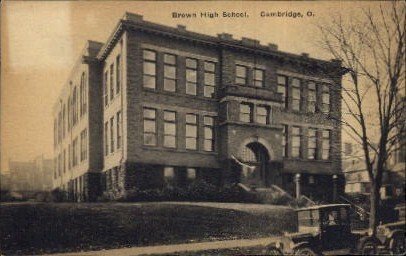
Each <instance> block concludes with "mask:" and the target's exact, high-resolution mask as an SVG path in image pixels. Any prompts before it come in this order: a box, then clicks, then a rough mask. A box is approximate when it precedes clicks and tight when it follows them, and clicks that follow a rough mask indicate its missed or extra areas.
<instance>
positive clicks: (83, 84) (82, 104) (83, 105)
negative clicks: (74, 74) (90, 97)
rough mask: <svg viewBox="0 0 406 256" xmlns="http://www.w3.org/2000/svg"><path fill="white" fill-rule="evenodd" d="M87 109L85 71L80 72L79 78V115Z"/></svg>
mask: <svg viewBox="0 0 406 256" xmlns="http://www.w3.org/2000/svg"><path fill="white" fill-rule="evenodd" d="M86 111H87V89H86V77H85V73H82V76H81V78H80V116H83V115H84V114H86Z"/></svg>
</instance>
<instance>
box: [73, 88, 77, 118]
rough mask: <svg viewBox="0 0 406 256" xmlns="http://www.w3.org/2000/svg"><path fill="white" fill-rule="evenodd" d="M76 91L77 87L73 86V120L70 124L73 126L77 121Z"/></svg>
mask: <svg viewBox="0 0 406 256" xmlns="http://www.w3.org/2000/svg"><path fill="white" fill-rule="evenodd" d="M77 98H78V93H77V88H76V86H75V88H73V100H72V111H73V121H72V126H74V125H75V124H76V123H77V121H78V99H77Z"/></svg>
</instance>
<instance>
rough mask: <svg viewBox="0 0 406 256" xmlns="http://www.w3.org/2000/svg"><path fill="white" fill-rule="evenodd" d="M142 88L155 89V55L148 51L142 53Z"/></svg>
mask: <svg viewBox="0 0 406 256" xmlns="http://www.w3.org/2000/svg"><path fill="white" fill-rule="evenodd" d="M143 58H144V64H143V70H144V75H143V86H144V88H151V89H155V88H156V53H155V52H153V51H150V50H144V51H143Z"/></svg>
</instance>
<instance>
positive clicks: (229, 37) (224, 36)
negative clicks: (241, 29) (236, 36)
mask: <svg viewBox="0 0 406 256" xmlns="http://www.w3.org/2000/svg"><path fill="white" fill-rule="evenodd" d="M217 37H218V38H220V39H223V40H233V35H232V34H228V33H221V34H217Z"/></svg>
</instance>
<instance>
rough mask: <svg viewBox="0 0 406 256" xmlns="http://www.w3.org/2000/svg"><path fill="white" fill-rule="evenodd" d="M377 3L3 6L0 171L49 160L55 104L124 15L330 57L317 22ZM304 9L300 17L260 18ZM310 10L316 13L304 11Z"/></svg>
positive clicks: (29, 3)
mask: <svg viewBox="0 0 406 256" xmlns="http://www.w3.org/2000/svg"><path fill="white" fill-rule="evenodd" d="M366 6H369V7H372V8H375V7H378V6H379V2H355V3H354V2H350V1H348V2H317V1H314V2H272V1H271V2H266V1H260V2H247V1H245V2H237V1H227V2H211V1H205V2H191V1H187V2H184V1H180V2H142V1H125V2H118V1H114V2H113V1H100V2H94V1H38V2H36V1H5V2H2V9H1V46H2V47H1V64H2V65H1V101H0V107H1V108H0V110H1V118H0V121H1V123H0V124H1V129H0V139H1V148H0V149H1V151H0V153H1V171H2V172H7V171H8V161H9V160H10V159H12V160H27V161H28V160H31V159H33V158H34V157H36V156H39V155H44V156H45V157H52V149H53V146H52V145H53V127H52V126H53V118H52V106H53V104H54V102H55V100H56V98H57V97H58V95H59V93H60V91H61V89H62V86H63V84H64V83H65V82H66V80H67V79H68V76H69V73H70V71H71V69H72V67H73V65H74V62H75V61H76V60H77V58H78V57H79V54H80V52H81V51H82V49H83V48H84V46H85V43H86V40H95V41H100V42H103V43H104V42H106V40H107V38H108V37H109V35H110V34H111V33H112V32H113V29H114V27H115V26H116V24H117V23H118V20H119V19H120V18H121V17H122V16H123V15H124V12H126V11H128V12H134V13H138V14H141V15H143V17H144V20H147V21H151V22H156V23H160V24H163V25H168V26H174V27H175V26H176V25H177V24H182V25H185V26H186V27H187V29H188V30H190V31H194V32H199V33H203V34H209V35H213V36H216V35H217V34H219V33H223V32H225V33H229V34H233V36H234V38H237V39H240V38H241V37H248V38H253V39H257V40H260V41H261V43H262V44H265V45H266V44H268V43H275V44H277V45H278V47H279V50H282V51H287V52H291V53H297V54H300V53H302V52H306V53H309V54H310V56H311V57H315V58H321V59H327V60H328V59H331V57H330V56H329V55H328V53H326V52H323V51H321V50H320V47H319V45H318V42H317V40H316V39H317V38H318V30H317V27H316V25H317V24H323V23H324V22H328V21H329V19H330V17H331V16H332V15H337V14H342V15H344V16H351V15H357V12H358V11H359V10H358V8H359V7H366ZM223 11H226V12H247V14H248V16H249V17H248V18H222V17H219V18H214V19H209V18H205V19H204V18H194V19H187V18H172V13H173V12H177V13H191V12H192V13H193V12H196V13H197V14H199V13H200V12H218V13H219V14H220V16H221V14H222V12H223ZM262 11H264V12H277V11H279V12H285V11H287V12H301V13H302V14H303V15H304V17H303V18H290V17H268V18H266V17H260V14H261V12H262ZM308 11H311V12H312V14H313V16H311V17H308V16H307V15H306V14H307V12H308Z"/></svg>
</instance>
